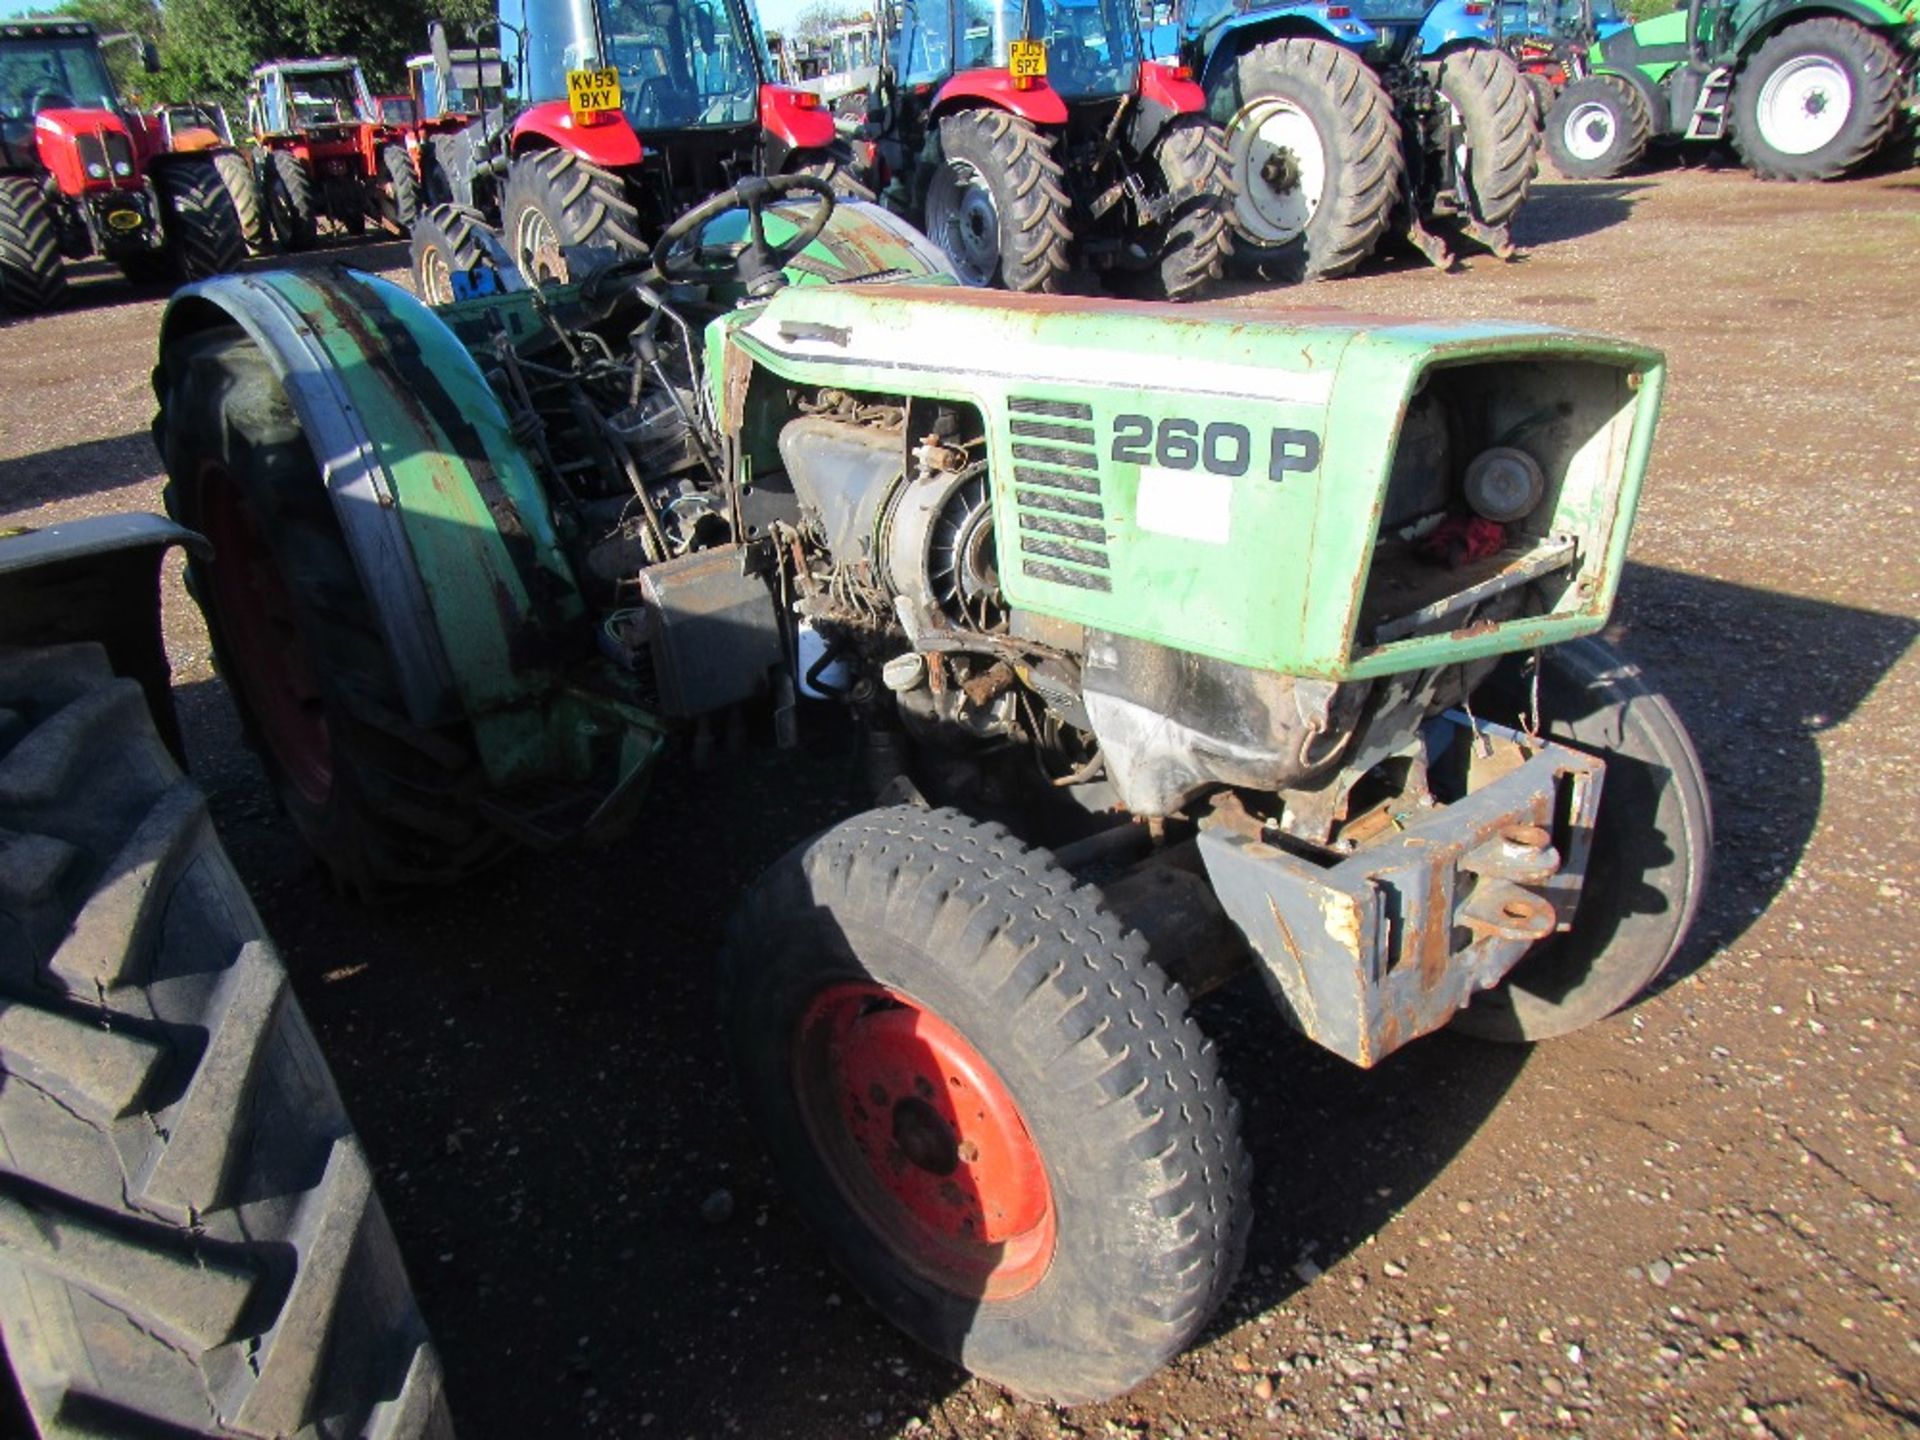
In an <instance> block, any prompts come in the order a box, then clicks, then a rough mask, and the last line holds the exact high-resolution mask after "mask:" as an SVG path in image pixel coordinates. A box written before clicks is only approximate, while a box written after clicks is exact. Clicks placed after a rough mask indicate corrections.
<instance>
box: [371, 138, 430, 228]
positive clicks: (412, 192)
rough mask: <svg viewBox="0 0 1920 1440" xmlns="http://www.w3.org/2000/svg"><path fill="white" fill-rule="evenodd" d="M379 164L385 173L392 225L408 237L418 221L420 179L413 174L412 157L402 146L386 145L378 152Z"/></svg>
mask: <svg viewBox="0 0 1920 1440" xmlns="http://www.w3.org/2000/svg"><path fill="white" fill-rule="evenodd" d="M380 164H381V166H382V168H384V169H385V170H386V172H387V185H388V189H389V193H390V195H391V196H392V203H393V223H394V224H395V225H397V226H399V227H400V233H401V234H402V235H409V234H411V233H413V227H414V225H415V224H416V223H418V221H419V219H420V177H419V176H418V175H417V174H415V173H414V169H413V157H412V156H410V155H408V154H407V147H406V146H404V145H388V146H386V147H385V148H383V149H382V150H381V151H380Z"/></svg>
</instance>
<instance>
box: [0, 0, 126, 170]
mask: <svg viewBox="0 0 1920 1440" xmlns="http://www.w3.org/2000/svg"><path fill="white" fill-rule="evenodd" d="M144 138H145V132H144V127H142V126H140V125H138V124H137V123H136V124H133V125H129V123H128V118H127V117H126V116H124V115H122V113H121V110H120V97H119V95H118V93H117V92H116V91H115V89H114V84H113V77H112V76H111V75H110V74H108V72H107V65H106V61H105V59H104V58H103V57H102V56H101V53H100V35H99V32H97V31H96V30H95V29H94V28H93V26H92V25H90V24H87V23H86V22H85V21H81V20H65V19H53V20H39V19H34V20H23V21H12V22H8V23H0V171H4V172H6V173H10V174H17V173H26V172H37V171H40V170H42V169H45V170H47V171H51V172H52V174H53V177H54V180H55V181H56V182H57V184H58V185H59V187H60V189H61V191H62V192H63V193H64V194H68V195H78V194H81V193H83V192H86V191H92V190H112V189H123V190H124V189H138V188H139V187H140V185H141V183H142V177H141V169H140V164H139V157H138V156H137V154H136V150H137V149H141V148H144V147H143V146H142V141H143V140H144ZM96 152H98V153H96Z"/></svg>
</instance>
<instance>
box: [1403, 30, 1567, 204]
mask: <svg viewBox="0 0 1920 1440" xmlns="http://www.w3.org/2000/svg"><path fill="white" fill-rule="evenodd" d="M1425 68H1426V70H1427V72H1428V74H1429V76H1430V77H1431V78H1432V80H1433V83H1434V85H1435V86H1436V87H1437V88H1438V89H1439V91H1440V94H1441V96H1442V97H1443V98H1444V99H1445V100H1446V102H1447V104H1449V105H1451V106H1452V107H1453V111H1454V114H1455V115H1456V116H1458V117H1459V121H1460V129H1461V131H1462V132H1463V140H1462V143H1463V151H1462V153H1461V154H1458V155H1456V156H1455V157H1454V158H1455V162H1456V164H1457V166H1458V168H1459V172H1460V184H1461V189H1462V191H1463V192H1464V193H1462V195H1461V196H1460V199H1461V200H1462V201H1463V202H1464V203H1465V205H1466V207H1467V210H1468V213H1469V214H1471V215H1472V217H1473V218H1474V219H1475V220H1478V221H1479V222H1480V223H1481V224H1483V225H1505V224H1507V223H1508V222H1509V221H1511V220H1512V219H1513V217H1514V216H1515V215H1516V214H1517V213H1519V210H1520V207H1521V205H1523V204H1524V203H1526V198H1527V191H1528V190H1529V189H1530V188H1531V187H1532V185H1533V177H1534V176H1535V175H1537V174H1539V173H1540V117H1539V115H1538V114H1537V113H1536V111H1535V109H1534V102H1533V93H1532V91H1530V90H1529V89H1528V88H1527V82H1526V78H1525V77H1524V76H1522V75H1521V73H1520V67H1519V66H1518V65H1515V64H1514V63H1513V57H1512V56H1510V55H1508V54H1507V53H1506V52H1505V51H1504V50H1494V49H1491V48H1489V47H1487V46H1476V47H1470V48H1468V49H1465V50H1456V51H1454V52H1453V53H1452V54H1451V55H1448V56H1446V57H1445V58H1444V59H1442V60H1440V61H1439V62H1437V63H1433V64H1429V65H1427V66H1426V67H1425Z"/></svg>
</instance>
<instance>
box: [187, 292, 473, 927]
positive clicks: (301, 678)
mask: <svg viewBox="0 0 1920 1440" xmlns="http://www.w3.org/2000/svg"><path fill="white" fill-rule="evenodd" d="M161 381H162V393H163V396H164V399H163V401H162V407H161V412H160V416H159V418H158V420H156V422H155V438H156V440H157V441H158V442H159V446H160V453H161V455H162V457H163V458H164V459H165V461H166V466H167V474H168V483H167V490H166V500H167V510H168V513H169V514H171V515H172V516H173V517H174V518H175V519H177V520H178V521H179V522H180V523H181V524H183V525H186V526H187V527H188V528H190V529H194V530H198V531H199V532H200V533H201V534H203V535H205V536H206V537H207V538H208V539H210V540H211V541H212V542H213V545H214V552H215V553H214V558H213V559H212V560H211V561H205V560H198V559H196V560H194V561H192V562H190V564H189V568H188V579H189V582H190V588H191V589H192V591H193V593H194V596H195V598H196V599H198V601H199V602H200V607H201V609H202V610H203V611H204V612H205V614H206V617H207V628H208V630H209V632H210V633H211V635H212V638H213V652H214V659H215V661H216V662H217V664H218V665H219V668H220V670H221V672H222V674H223V675H224V677H225V678H226V680H227V683H228V686H229V688H230V689H231V691H232V693H233V697H234V701H235V704H236V705H237V707H238V708H239V711H240V716H241V720H242V721H243V722H244V724H245V727H246V731H247V736H248V739H249V741H250V742H251V743H252V745H253V747H254V748H255V749H256V750H257V751H258V752H259V754H260V757H261V760H262V763H263V764H264V766H265V768H266V771H267V774H268V778H269V779H270V780H271V781H272V783H273V786H274V789H275V791H276V792H277V794H278V796H279V798H280V801H281V803H282V804H283V805H284V806H285V807H286V811H287V814H288V816H289V817H290V818H291V819H292V821H293V823H294V826H295V828H296V829H297V830H298V831H299V832H300V836H301V838H302V839H303V840H305V841H306V843H307V845H308V847H309V848H310V849H312V850H313V852H314V853H315V854H316V855H318V856H319V857H320V858H321V860H322V861H324V862H325V863H326V865H327V866H328V867H329V868H330V869H331V870H332V871H333V873H334V875H335V876H336V877H337V878H338V880H339V881H340V883H341V884H342V885H344V886H345V887H346V888H348V889H350V890H352V891H354V892H355V893H357V894H359V895H361V896H364V897H378V896H380V895H382V894H384V893H387V892H389V891H391V890H395V889H398V888H400V887H402V886H407V885H419V884H433V883H445V882H448V881H452V880H456V879H459V878H461V877H462V876H464V875H466V874H469V873H471V872H472V871H473V870H475V869H477V868H479V867H480V866H482V865H484V864H485V863H487V862H488V861H489V860H491V859H493V858H495V857H496V856H497V855H499V854H501V853H503V852H504V850H505V848H506V846H505V841H504V839H503V838H502V837H501V836H500V835H499V834H498V833H497V832H495V831H494V830H492V829H491V828H490V827H488V826H487V825H486V824H485V823H484V822H483V821H482V820H481V818H480V816H479V813H478V809H477V803H476V800H477V795H478V794H479V792H480V790H481V788H482V783H483V781H482V776H481V772H480V769H479V765H478V762H477V760H476V759H475V757H474V754H473V749H472V743H471V737H470V735H469V734H468V733H467V731H466V729H465V727H464V726H454V727H444V728H441V729H432V730H429V729H424V728H422V727H419V726H416V725H414V724H413V723H412V722H410V721H409V720H408V719H407V718H406V706H405V702H404V701H403V700H402V698H401V693H400V681H399V674H398V670H397V667H396V666H395V664H394V661H393V658H392V656H391V654H390V653H389V652H388V650H387V648H386V645H385V642H384V641H383V640H382V639H381V636H380V630H379V626H378V623H377V620H376V617H375V615H374V613H373V608H372V605H371V603H370V602H369V601H368V599H367V595H366V591H365V590H364V589H363V588H362V586H361V583H360V578H359V575H358V572H357V571H356V570H355V568H354V565H353V561H352V557H351V556H350V555H349V553H348V551H347V546H346V541H345V539H344V538H343V537H342V535H341V533H340V528H339V523H338V521H337V520H336V519H335V517H334V513H333V505H332V502H331V500H330V499H329V498H328V495H327V491H326V487H325V486H324V485H323V484H322V481H321V477H320V473H319V467H318V465H317V464H316V463H315V460H314V456H313V451H312V449H311V448H310V447H309V445H308V443H307V438H306V436H305V434H304V433H303V432H302V431H301V429H300V424H299V420H298V418H297V417H296V416H295V414H294V412H293V407H292V405H291V403H290V402H289V401H288V399H287V396H286V392H285V391H284V390H282V389H281V387H280V384H279V382H278V380H276V379H275V378H274V375H273V371H272V367H271V366H270V365H269V364H268V362H267V359H266V357H265V355H263V354H262V353H261V352H260V350H259V349H258V348H256V347H255V346H254V345H253V343H252V342H251V341H249V340H247V339H246V338H244V337H243V336H242V335H241V334H240V333H239V332H237V331H234V330H217V331H210V332H203V333H201V334H197V335H193V336H191V337H189V338H188V339H186V340H184V341H182V342H180V343H179V344H177V345H175V346H172V347H170V348H169V349H168V350H167V351H166V353H165V354H164V355H163V356H162V357H161Z"/></svg>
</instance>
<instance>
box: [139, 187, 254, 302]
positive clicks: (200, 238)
mask: <svg viewBox="0 0 1920 1440" xmlns="http://www.w3.org/2000/svg"><path fill="white" fill-rule="evenodd" d="M153 188H154V189H155V190H156V191H157V192H158V193H159V196H160V215H161V226H162V229H163V231H164V233H165V235H166V242H167V246H166V255H167V263H168V268H169V270H170V271H171V272H172V276H173V278H174V279H175V280H176V281H178V282H179V283H180V284H182V285H185V284H188V283H190V282H192V281H194V280H205V279H207V278H208V277H209V276H213V275H225V274H227V273H229V272H230V271H234V270H238V269H239V268H240V267H241V265H242V264H244V263H245V262H246V258H247V239H246V233H245V230H244V228H243V227H242V225H241V222H240V212H239V210H238V209H237V208H236V207H235V205H234V203H233V196H232V194H231V192H229V190H228V189H227V183H226V181H225V180H223V179H222V178H221V175H220V171H219V168H218V167H217V166H216V165H215V164H214V163H213V160H212V157H210V156H206V157H203V156H194V157H192V158H176V159H173V160H170V161H168V162H167V163H166V164H164V165H156V166H155V167H154V171H153Z"/></svg>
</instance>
